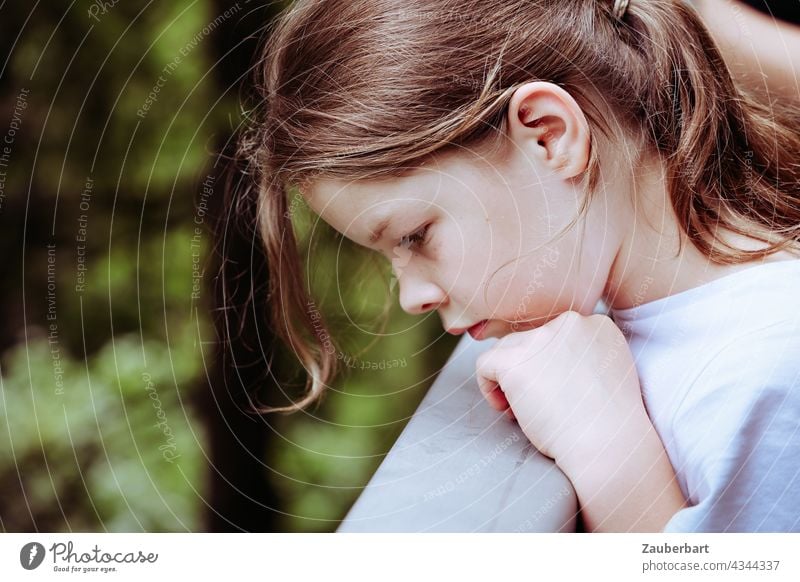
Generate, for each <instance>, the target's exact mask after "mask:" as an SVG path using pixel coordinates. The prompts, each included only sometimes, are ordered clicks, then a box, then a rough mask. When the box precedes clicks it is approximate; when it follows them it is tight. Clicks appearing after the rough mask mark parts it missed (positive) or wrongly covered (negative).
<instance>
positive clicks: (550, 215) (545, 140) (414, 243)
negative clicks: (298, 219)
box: [303, 83, 626, 339]
mask: <svg viewBox="0 0 800 582" xmlns="http://www.w3.org/2000/svg"><path fill="white" fill-rule="evenodd" d="M542 88H543V89H542ZM564 95H565V94H564V93H563V92H562V91H560V90H559V89H553V88H552V87H551V86H549V85H544V84H541V83H539V84H533V85H531V86H530V91H529V92H528V93H526V92H524V90H523V91H520V92H518V96H517V97H515V99H514V101H512V108H511V110H512V112H513V117H512V118H511V119H512V121H511V122H510V138H511V139H510V141H509V142H508V147H504V148H503V149H504V150H505V151H502V152H500V153H499V154H496V155H494V156H492V158H493V159H489V158H488V157H485V156H481V155H479V154H478V153H475V152H471V151H466V150H464V151H458V152H455V153H454V152H449V153H447V154H440V155H436V156H434V157H433V158H432V159H431V160H430V161H429V162H428V163H426V164H424V165H423V166H422V167H420V168H417V169H416V170H415V171H414V172H413V173H412V174H410V175H408V176H406V177H403V178H394V179H391V180H374V181H367V180H361V181H354V182H345V181H340V180H330V179H317V180H316V181H313V182H311V183H310V184H309V185H308V187H307V188H305V189H304V190H303V194H304V196H305V198H306V199H307V201H308V203H309V206H310V207H311V208H312V210H314V211H315V212H316V213H318V214H319V215H320V216H321V217H322V219H323V220H325V221H326V222H327V223H329V224H330V225H331V226H332V227H333V228H335V229H336V230H337V231H339V232H340V233H342V234H343V235H344V236H346V237H348V238H349V239H351V240H353V241H355V242H356V243H358V244H360V245H363V246H365V247H367V248H371V249H374V250H376V251H378V252H380V253H382V254H383V255H384V256H386V258H387V259H389V260H390V261H391V262H392V266H393V268H394V273H395V275H396V277H397V279H398V284H399V295H400V305H401V307H402V308H403V309H404V310H405V311H407V312H408V313H411V314H420V313H425V312H427V311H432V310H436V311H438V313H439V317H440V318H441V320H442V325H443V326H444V328H445V329H446V330H447V331H449V332H456V333H457V332H459V331H463V330H466V329H468V328H470V327H473V326H476V325H477V324H479V323H481V322H483V321H484V320H487V324H486V326H485V327H483V331H482V332H481V333H478V334H477V338H476V339H483V338H486V337H502V336H504V335H506V334H508V333H511V332H514V331H522V330H524V329H530V328H533V327H538V326H540V325H542V324H543V323H545V322H547V321H548V320H550V319H552V318H554V317H556V316H558V315H559V314H561V313H563V312H564V311H568V310H573V311H578V312H580V313H582V314H585V315H588V314H590V313H591V312H592V311H593V309H594V307H595V305H596V304H597V301H598V300H599V299H600V298H601V296H602V295H603V292H604V290H605V288H606V284H607V281H608V280H609V278H610V276H611V271H612V267H613V266H614V261H615V258H616V256H617V254H618V252H619V250H620V248H621V246H622V241H623V237H624V234H623V233H624V232H625V228H626V227H625V223H623V222H622V218H621V217H622V215H623V214H624V211H623V210H622V207H620V206H619V204H618V203H615V202H613V201H612V200H613V198H614V196H612V195H611V194H612V192H611V191H609V190H605V191H603V190H601V191H600V192H598V194H597V196H595V198H594V200H593V201H592V203H591V204H590V205H589V208H588V210H587V212H586V213H585V214H583V215H582V217H581V218H580V219H579V220H578V221H577V222H576V223H575V224H573V225H572V226H571V227H569V228H568V229H567V230H566V231H565V232H564V233H563V234H562V235H561V236H557V235H559V233H561V232H562V230H563V229H565V228H566V227H568V226H569V225H570V223H571V222H572V221H573V220H575V218H576V217H577V216H578V213H579V208H580V205H581V202H582V201H583V199H584V196H585V194H584V191H583V189H582V187H581V186H580V185H579V180H578V178H576V177H575V176H578V175H580V174H581V173H582V171H583V170H582V168H583V167H585V164H586V163H587V160H588V158H587V151H588V139H589V137H588V133H587V131H586V130H585V123H584V122H583V121H582V117H581V114H580V111H579V110H576V109H575V107H573V106H572V102H571V101H570V100H569V98H568V97H564ZM537 98H539V99H540V100H539V101H538V102H537V101H536V99H537ZM558 99H561V101H559V100H558ZM525 107H528V110H527V111H526V110H525V109H524V108H525ZM535 108H539V109H540V110H541V111H543V113H542V119H545V120H549V123H550V124H551V127H549V128H544V129H543V125H542V124H541V123H528V122H526V115H528V116H530V112H531V111H533V110H534V109H535ZM575 111H578V112H577V113H575ZM517 113H519V116H518V115H517ZM564 168H571V169H572V170H571V171H570V172H567V170H566V169H564ZM611 190H612V191H613V190H615V189H614V188H611ZM615 204H616V205H615ZM386 219H388V222H386V223H385V224H386V228H385V229H384V230H383V236H382V237H381V238H380V240H375V239H372V240H371V234H372V233H373V232H375V231H377V230H380V226H381V224H382V223H383V222H384V221H385V220H386ZM480 327H481V326H477V328H480ZM477 328H476V329H477ZM476 329H473V330H472V333H473V336H475V332H476Z"/></svg>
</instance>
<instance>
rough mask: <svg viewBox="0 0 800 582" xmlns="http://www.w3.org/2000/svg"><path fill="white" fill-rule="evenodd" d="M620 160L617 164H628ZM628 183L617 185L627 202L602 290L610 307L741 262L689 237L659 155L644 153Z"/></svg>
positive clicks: (684, 285) (685, 285)
mask: <svg viewBox="0 0 800 582" xmlns="http://www.w3.org/2000/svg"><path fill="white" fill-rule="evenodd" d="M620 162H621V163H620V165H619V166H618V167H626V165H625V164H624V163H622V162H623V161H622V160H620ZM627 165H628V166H629V165H630V163H628V164H627ZM626 183H627V184H630V188H629V189H628V190H626V189H625V188H622V189H618V190H617V191H618V192H620V194H621V196H620V198H621V199H620V201H619V203H620V205H621V207H623V208H624V211H623V212H622V213H621V214H622V216H624V218H623V221H624V223H623V224H621V225H619V227H620V228H621V229H622V230H623V232H625V233H626V234H625V236H624V238H623V239H622V241H621V243H620V245H619V249H618V252H617V255H616V258H615V260H614V264H613V266H612V268H611V273H610V276H609V279H608V282H607V284H606V288H605V290H604V293H603V299H604V301H605V303H606V304H607V305H608V306H610V307H611V308H612V309H626V308H629V307H636V306H638V305H641V304H643V303H647V302H649V301H655V300H657V299H662V298H664V297H667V296H669V295H673V294H675V293H680V292H681V291H685V290H687V289H691V288H693V287H696V286H698V285H702V284H704V283H707V282H709V281H711V280H713V279H716V278H718V277H722V276H725V275H727V274H730V273H731V272H733V271H734V270H737V269H739V268H742V266H740V265H719V264H716V263H713V262H711V261H710V260H709V259H708V257H706V256H705V255H703V254H702V253H701V252H700V251H698V250H697V248H696V247H695V246H694V245H693V244H692V242H691V241H690V240H689V239H688V237H687V236H686V234H685V233H684V232H683V230H682V229H681V228H680V227H679V225H678V219H677V217H676V216H675V213H674V211H673V209H672V205H671V203H670V200H669V194H668V192H667V188H666V179H665V175H664V167H663V164H662V163H661V161H660V160H659V159H658V158H657V157H650V158H646V159H645V158H642V161H641V163H639V164H637V165H636V167H635V169H632V170H631V172H630V174H628V176H627V180H626ZM748 266H749V265H748Z"/></svg>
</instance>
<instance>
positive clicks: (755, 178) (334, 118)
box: [241, 0, 800, 412]
mask: <svg viewBox="0 0 800 582" xmlns="http://www.w3.org/2000/svg"><path fill="white" fill-rule="evenodd" d="M613 6H614V1H613V0H550V1H545V0H495V1H493V2H486V1H485V0H300V1H298V2H296V3H295V4H294V5H292V6H291V7H290V8H289V9H288V10H287V11H286V12H285V13H284V14H282V15H281V17H280V18H279V19H278V20H277V22H276V23H275V26H274V29H272V30H271V31H270V35H269V38H268V40H267V43H266V45H265V47H264V51H263V57H262V62H261V63H260V64H259V67H258V78H257V82H256V86H257V90H258V98H259V100H260V105H259V107H258V108H257V109H256V110H255V115H254V117H253V121H254V123H253V125H252V127H251V128H250V130H249V131H248V132H246V134H245V135H244V137H243V139H242V141H241V145H242V153H243V155H245V156H246V157H247V160H248V163H249V164H250V166H251V168H252V169H253V171H254V172H255V173H256V176H257V179H258V183H259V186H258V187H259V188H260V192H259V210H258V216H259V220H260V231H261V234H262V236H263V240H264V244H265V247H266V252H267V256H268V261H269V265H270V269H271V273H270V296H271V320H272V322H273V325H274V326H275V329H276V330H277V331H278V332H279V333H280V335H281V337H282V338H283V339H284V340H285V341H286V342H287V344H288V345H289V346H291V347H292V348H293V349H294V350H295V351H296V353H297V355H298V356H299V358H300V360H301V361H302V362H303V363H304V365H305V367H306V369H307V370H308V383H307V392H306V394H305V395H304V397H303V398H302V399H301V400H300V401H298V402H296V403H295V405H293V406H287V407H282V408H265V409H262V410H263V411H280V412H289V411H293V410H299V409H301V408H303V407H305V406H306V405H308V404H309V403H311V402H313V401H315V400H317V399H318V398H319V397H320V396H321V395H322V393H323V391H324V388H325V384H326V382H327V381H329V380H330V379H331V378H332V377H333V376H334V375H335V371H336V355H335V353H331V350H330V349H326V345H327V346H330V345H332V344H331V343H330V341H329V340H326V341H323V336H322V335H321V333H320V330H323V331H324V330H325V327H324V323H323V322H322V318H321V316H320V314H319V312H315V310H313V309H311V310H310V309H309V305H313V303H311V302H310V300H309V295H308V292H307V290H306V288H305V287H304V281H303V276H302V270H301V267H300V261H299V257H298V256H297V246H296V241H295V234H294V231H293V228H292V220H291V214H292V213H291V212H290V211H289V210H288V209H287V194H288V189H289V188H290V187H292V186H301V185H303V184H304V183H307V182H308V181H310V180H312V179H313V178H314V177H325V178H339V179H347V180H358V179H364V178H370V179H376V178H381V177H392V176H401V175H404V174H405V173H406V172H407V171H408V170H410V169H413V168H414V167H415V166H418V165H419V164H420V163H422V162H423V161H425V158H426V157H428V156H430V155H432V154H434V153H436V152H440V151H442V150H444V149H445V148H452V147H478V146H480V145H485V144H487V143H493V142H492V137H493V136H495V137H496V136H498V135H501V136H502V134H503V129H504V127H505V126H504V123H505V115H506V109H507V105H508V103H509V101H510V98H511V95H512V94H513V92H514V91H515V89H516V88H517V87H519V86H520V85H522V84H524V83H526V82H529V81H533V80H544V81H549V82H552V83H556V84H558V85H560V86H561V87H563V88H565V89H566V90H567V91H569V92H570V94H572V96H573V97H574V98H575V99H576V101H577V102H578V103H579V105H580V106H581V108H582V109H583V110H584V112H585V114H586V116H587V119H588V120H589V124H590V128H591V130H592V134H593V136H595V135H596V132H600V133H602V134H603V135H610V134H614V133H615V131H616V129H614V127H613V126H612V125H611V123H610V122H609V119H613V120H614V123H615V124H622V125H621V126H620V127H622V126H624V127H625V129H626V132H627V134H628V135H629V136H631V137H633V138H635V139H636V140H637V141H638V142H641V143H644V144H645V145H646V146H647V147H648V148H649V149H650V150H652V151H654V152H657V153H658V154H659V155H660V157H661V159H662V162H663V164H664V167H665V169H666V172H667V173H666V175H667V179H668V184H667V186H668V191H669V194H670V198H671V200H672V205H673V208H674V210H675V213H676V215H677V217H678V221H679V224H680V226H681V228H683V230H684V231H685V232H686V234H687V235H688V238H689V239H690V240H691V241H692V243H693V244H694V245H695V246H696V247H697V248H698V249H699V250H700V251H701V252H703V253H705V254H706V255H707V256H708V257H710V259H711V260H713V261H716V262H718V263H740V262H746V261H749V260H755V259H758V258H763V257H764V256H766V255H768V254H770V253H773V252H775V251H777V250H780V249H783V248H786V247H787V246H789V245H790V244H792V243H793V242H794V241H797V240H798V239H800V188H799V186H800V169H799V168H798V164H797V160H798V159H800V138H799V137H798V134H797V126H798V124H797V119H798V117H797V115H796V114H797V112H796V111H795V112H793V115H794V117H792V118H791V119H790V118H789V117H788V116H783V117H781V120H782V121H779V120H778V119H776V112H775V109H774V106H773V107H772V108H768V107H766V106H764V105H762V104H759V103H757V102H756V101H754V100H753V99H752V98H750V97H749V96H748V95H747V94H746V93H745V92H744V91H743V90H741V88H739V87H737V86H736V85H735V84H734V82H733V80H732V78H731V75H730V73H729V71H728V68H727V67H726V65H725V63H724V62H723V59H722V56H721V55H720V52H719V50H718V49H717V47H716V45H715V43H714V42H713V40H712V38H711V36H710V35H709V33H708V32H707V31H706V28H705V27H704V26H703V24H702V22H701V21H700V19H699V17H698V15H697V14H696V13H695V12H694V10H693V9H692V8H690V7H688V6H687V5H686V3H685V2H683V1H682V0H632V1H631V2H630V5H629V6H628V9H627V12H626V13H625V14H624V16H623V17H622V18H621V19H619V20H617V19H616V18H615V17H614V15H613V14H612V9H613ZM598 98H599V101H598ZM781 115H783V114H781ZM609 116H610V117H609ZM785 120H789V121H788V122H787V121H785ZM592 139H593V143H596V142H595V139H596V138H595V137H593V138H592ZM596 149H597V148H596V147H593V148H592V155H591V157H590V162H589V167H588V169H587V172H586V175H585V178H586V182H585V184H586V186H587V201H588V198H589V195H590V194H591V192H592V191H593V189H594V187H595V186H596V184H597V180H598V158H597V152H596ZM585 205H586V203H585V204H584V208H585ZM719 228H726V229H729V230H730V231H732V232H735V233H738V234H743V235H746V236H750V237H753V238H756V239H758V240H761V241H763V242H765V243H767V246H766V247H765V248H764V249H763V250H757V251H752V250H751V251H745V250H742V249H738V248H734V247H732V246H730V245H728V244H726V243H725V242H724V241H722V240H720V239H719V238H718V237H717V236H715V233H716V231H717V229H719ZM324 337H325V338H327V337H328V336H327V333H325V336H324Z"/></svg>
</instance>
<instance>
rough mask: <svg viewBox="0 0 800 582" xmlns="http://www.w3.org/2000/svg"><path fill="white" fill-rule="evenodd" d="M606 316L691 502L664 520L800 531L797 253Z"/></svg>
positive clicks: (718, 528)
mask: <svg viewBox="0 0 800 582" xmlns="http://www.w3.org/2000/svg"><path fill="white" fill-rule="evenodd" d="M611 315H612V317H613V319H614V321H615V322H616V323H617V325H618V326H619V327H620V328H621V329H622V331H623V333H624V334H625V336H626V338H627V339H628V342H629V344H630V348H631V351H632V353H633V356H634V359H635V361H636V367H637V370H638V372H639V378H640V383H641V388H642V396H643V399H644V403H645V406H646V408H647V412H648V414H649V415H650V418H651V420H652V422H653V425H654V426H655V428H656V430H657V431H658V434H659V435H660V437H661V440H662V442H663V443H664V446H665V448H666V451H667V454H668V455H669V458H670V460H671V462H672V466H673V467H674V469H675V473H676V475H677V478H678V481H679V483H680V487H681V490H682V491H683V494H684V496H685V497H686V499H687V500H688V504H687V505H689V506H690V507H687V508H685V509H683V510H681V511H679V512H678V513H676V514H675V515H674V516H673V517H672V519H670V521H669V522H668V523H667V525H666V527H665V529H664V531H665V532H693V531H705V532H723V531H731V532H756V531H759V532H760V531H770V532H785V531H800V260H789V261H777V262H770V263H762V264H759V265H757V266H754V267H749V268H747V269H743V270H741V271H738V272H735V273H733V274H731V275H728V276H726V277H723V278H720V279H716V280H714V281H712V282H710V283H706V284H703V285H701V286H699V287H696V288H694V289H690V290H688V291H684V292H681V293H677V294H675V295H672V296H669V297H665V298H663V299H659V300H656V301H652V302H649V303H645V304H643V305H640V306H638V307H633V308H630V309H617V310H612V311H611Z"/></svg>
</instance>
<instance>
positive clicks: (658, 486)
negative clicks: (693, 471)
mask: <svg viewBox="0 0 800 582" xmlns="http://www.w3.org/2000/svg"><path fill="white" fill-rule="evenodd" d="M476 366H477V376H478V385H479V386H480V389H481V392H482V393H483V395H484V396H485V397H486V399H487V400H488V401H489V404H490V405H491V406H493V407H494V408H496V409H498V410H506V411H509V410H510V411H513V415H514V416H515V417H516V419H517V421H518V422H519V425H520V428H521V429H522V431H523V432H524V433H525V435H526V436H527V437H528V439H529V440H530V441H531V443H532V444H533V445H534V446H535V447H536V448H537V449H539V451H541V452H542V453H543V454H545V455H547V456H549V457H551V458H553V459H554V460H555V461H556V463H557V464H558V465H559V466H560V467H561V469H562V470H563V471H564V473H565V474H566V475H567V477H568V478H569V479H570V481H571V482H572V485H573V487H574V488H575V491H576V493H577V494H578V499H579V502H580V503H581V506H582V510H583V513H584V518H585V522H586V527H587V528H588V529H589V530H590V531H601V530H603V531H660V530H661V529H662V528H663V526H664V525H665V524H666V522H667V521H668V520H669V518H670V517H671V516H672V515H673V514H674V513H675V512H676V511H678V510H679V509H681V508H682V507H683V506H684V504H685V500H684V498H683V494H682V493H681V491H680V488H679V486H678V484H677V481H676V480H675V473H674V471H673V469H672V465H671V464H670V462H669V458H668V457H667V454H666V452H665V450H664V447H663V445H662V443H661V440H660V439H659V438H658V434H657V433H656V431H655V429H654V427H653V425H652V423H651V422H650V419H649V417H648V416H647V411H646V410H645V407H644V402H643V401H642V395H641V390H640V387H639V379H638V375H637V372H636V367H635V365H634V362H633V357H632V356H631V353H630V350H629V349H628V345H627V343H626V341H625V337H624V336H623V335H622V332H621V331H620V330H619V329H618V328H617V327H616V325H615V324H614V322H613V321H611V320H610V319H609V318H608V317H606V316H603V315H591V316H588V317H587V316H583V315H580V314H578V313H575V312H566V313H563V314H561V315H559V316H558V317H557V318H555V319H553V320H551V321H550V322H548V323H547V324H545V325H543V326H541V327H539V328H537V329H533V330H530V331H524V332H518V333H513V334H510V335H508V336H506V337H503V338H501V339H500V340H499V341H498V342H497V343H496V344H495V345H494V346H492V348H490V349H489V350H488V351H486V352H484V353H483V354H481V356H480V357H479V358H478V361H477V364H476Z"/></svg>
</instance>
